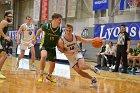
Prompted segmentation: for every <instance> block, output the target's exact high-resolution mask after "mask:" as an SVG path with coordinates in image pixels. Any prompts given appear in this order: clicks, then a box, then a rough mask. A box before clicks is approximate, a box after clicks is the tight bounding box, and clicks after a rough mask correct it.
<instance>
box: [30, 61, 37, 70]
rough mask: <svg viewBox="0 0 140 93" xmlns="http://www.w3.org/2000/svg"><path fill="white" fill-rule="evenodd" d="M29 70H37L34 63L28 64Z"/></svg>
mask: <svg viewBox="0 0 140 93" xmlns="http://www.w3.org/2000/svg"><path fill="white" fill-rule="evenodd" d="M30 70H32V71H35V70H37V67H36V66H35V64H34V63H32V64H31V65H30Z"/></svg>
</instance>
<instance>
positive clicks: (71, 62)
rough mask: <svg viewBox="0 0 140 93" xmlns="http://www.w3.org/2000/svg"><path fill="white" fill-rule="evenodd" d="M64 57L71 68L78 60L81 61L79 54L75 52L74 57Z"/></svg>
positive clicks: (81, 57) (81, 56)
mask: <svg viewBox="0 0 140 93" xmlns="http://www.w3.org/2000/svg"><path fill="white" fill-rule="evenodd" d="M66 57H67V59H68V61H69V63H70V65H71V67H72V68H73V67H74V66H75V65H76V64H77V63H78V60H79V59H83V55H82V54H81V52H77V53H75V54H74V55H66Z"/></svg>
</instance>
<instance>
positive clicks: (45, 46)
mask: <svg viewBox="0 0 140 93" xmlns="http://www.w3.org/2000/svg"><path fill="white" fill-rule="evenodd" d="M61 21H62V15H60V14H57V13H54V14H53V15H52V21H51V23H49V24H46V23H44V24H43V25H42V28H40V29H39V30H38V32H37V34H36V36H35V40H36V39H37V37H38V35H39V34H40V33H41V32H42V31H44V33H45V34H44V38H43V39H42V40H43V41H42V42H43V43H42V48H41V59H40V76H39V78H38V81H39V82H42V81H43V73H44V68H45V61H46V58H47V57H48V60H49V65H50V67H49V73H48V75H47V77H46V78H47V79H48V80H49V81H51V82H53V83H56V81H55V79H53V77H52V73H53V71H54V68H55V61H56V50H55V47H56V44H57V42H58V39H59V38H60V36H61V34H62V30H61V27H60V24H61Z"/></svg>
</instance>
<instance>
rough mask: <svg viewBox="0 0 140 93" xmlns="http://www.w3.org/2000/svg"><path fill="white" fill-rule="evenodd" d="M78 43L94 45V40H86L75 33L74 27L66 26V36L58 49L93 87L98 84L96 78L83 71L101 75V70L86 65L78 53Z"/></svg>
mask: <svg viewBox="0 0 140 93" xmlns="http://www.w3.org/2000/svg"><path fill="white" fill-rule="evenodd" d="M77 41H81V42H83V43H92V42H93V39H84V38H81V37H80V36H78V35H75V34H74V33H73V26H72V25H70V24H67V25H66V28H65V34H64V35H63V36H62V37H61V38H60V39H59V41H58V49H59V50H60V51H61V52H62V53H64V54H65V55H66V57H67V59H68V61H69V63H70V65H71V67H72V68H73V69H74V70H75V71H76V72H77V73H78V74H80V75H81V76H83V77H85V78H88V79H90V80H91V82H92V83H91V86H94V85H95V84H96V82H97V81H96V78H95V77H92V76H90V75H89V74H88V73H86V72H84V71H83V70H86V69H91V70H92V71H94V72H95V73H97V74H99V70H98V69H97V68H95V67H94V66H89V65H87V64H85V61H84V58H83V56H82V54H81V52H79V51H78V45H77Z"/></svg>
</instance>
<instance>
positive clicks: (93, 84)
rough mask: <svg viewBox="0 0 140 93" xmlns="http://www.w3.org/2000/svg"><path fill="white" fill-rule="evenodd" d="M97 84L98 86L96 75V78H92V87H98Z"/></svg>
mask: <svg viewBox="0 0 140 93" xmlns="http://www.w3.org/2000/svg"><path fill="white" fill-rule="evenodd" d="M96 86H97V80H96V78H95V77H94V78H92V79H91V84H90V87H96Z"/></svg>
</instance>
